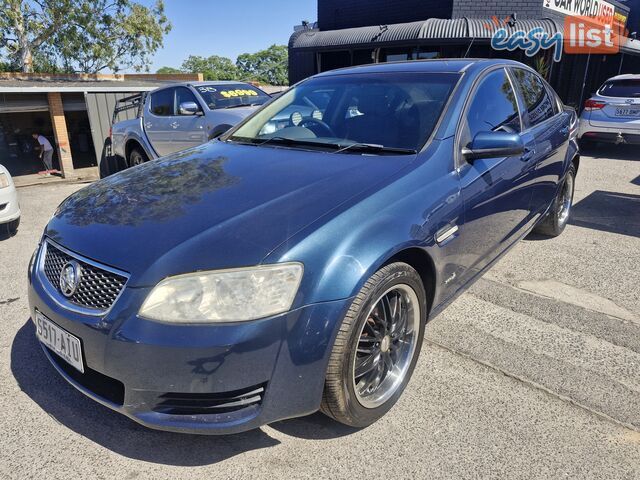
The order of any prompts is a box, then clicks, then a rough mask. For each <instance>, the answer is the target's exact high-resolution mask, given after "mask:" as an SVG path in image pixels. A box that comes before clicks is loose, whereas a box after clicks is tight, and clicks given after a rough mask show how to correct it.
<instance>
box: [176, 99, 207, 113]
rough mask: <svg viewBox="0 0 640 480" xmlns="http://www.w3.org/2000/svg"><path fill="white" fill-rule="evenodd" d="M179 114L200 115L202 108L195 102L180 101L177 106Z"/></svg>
mask: <svg viewBox="0 0 640 480" xmlns="http://www.w3.org/2000/svg"><path fill="white" fill-rule="evenodd" d="M178 113H179V114H180V115H201V114H202V110H200V107H199V106H198V104H197V103H196V102H182V103H181V104H180V107H179V108H178Z"/></svg>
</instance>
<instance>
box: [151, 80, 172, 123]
mask: <svg viewBox="0 0 640 480" xmlns="http://www.w3.org/2000/svg"><path fill="white" fill-rule="evenodd" d="M175 89H176V87H175V86H171V87H166V88H162V89H160V90H156V91H154V92H151V94H150V95H149V108H148V112H149V113H150V114H151V115H153V116H154V117H157V118H168V117H175V115H176V112H175V110H176V93H175ZM167 91H171V98H172V99H173V100H172V102H171V105H172V108H173V112H172V113H170V114H169V115H158V114H157V113H155V112H154V111H153V97H154V95H157V94H159V93H163V92H167Z"/></svg>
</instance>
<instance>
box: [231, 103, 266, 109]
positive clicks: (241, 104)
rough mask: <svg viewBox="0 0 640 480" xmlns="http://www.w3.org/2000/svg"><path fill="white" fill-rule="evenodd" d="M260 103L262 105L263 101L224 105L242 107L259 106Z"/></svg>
mask: <svg viewBox="0 0 640 480" xmlns="http://www.w3.org/2000/svg"><path fill="white" fill-rule="evenodd" d="M258 105H262V104H261V103H238V104H236V105H229V106H228V107H224V108H225V109H229V108H240V107H257V106H258Z"/></svg>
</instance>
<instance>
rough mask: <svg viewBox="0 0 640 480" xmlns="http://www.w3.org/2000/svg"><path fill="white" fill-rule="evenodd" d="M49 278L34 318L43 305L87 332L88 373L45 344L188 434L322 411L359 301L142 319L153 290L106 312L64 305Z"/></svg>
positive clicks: (154, 421)
mask: <svg viewBox="0 0 640 480" xmlns="http://www.w3.org/2000/svg"><path fill="white" fill-rule="evenodd" d="M36 263H37V262H36ZM47 281H48V280H47V279H46V278H42V277H41V276H40V275H39V274H38V272H37V271H36V272H33V275H32V277H31V282H30V287H29V304H30V309H31V315H32V318H35V311H36V310H37V311H39V312H41V313H42V314H44V315H45V316H47V317H48V318H49V319H50V320H51V321H53V322H55V323H56V324H57V325H59V326H60V327H62V328H64V329H65V330H67V331H68V332H70V333H71V334H73V335H75V336H76V337H78V338H80V340H81V343H82V350H83V355H84V359H83V361H84V365H85V374H81V373H80V372H78V371H75V370H74V369H73V367H70V366H68V365H67V364H65V362H64V361H63V360H62V359H60V358H59V357H57V355H55V353H53V352H51V351H50V350H48V349H47V348H46V347H44V346H43V350H44V352H45V354H46V356H47V358H48V359H49V360H50V361H51V363H52V364H53V365H54V367H55V368H56V369H57V370H58V372H59V373H60V374H61V375H62V376H63V377H64V378H65V379H66V380H67V381H68V382H69V383H71V384H72V385H73V386H74V387H76V388H77V389H78V390H80V391H81V392H82V393H84V394H85V395H87V396H89V397H91V398H93V399H94V400H96V401H97V402H99V403H101V404H102V405H105V406H107V407H109V408H111V409H113V410H115V411H118V412H120V413H122V414H124V415H126V416H128V417H130V418H132V419H133V420H135V421H136V422H138V423H141V424H143V425H145V426H147V427H151V428H155V429H160V430H169V431H175V432H185V433H202V434H228V433H237V432H242V431H246V430H250V429H253V428H257V427H259V426H261V425H264V424H267V423H271V422H274V421H277V420H282V419H286V418H292V417H297V416H303V415H307V414H310V413H313V412H315V411H317V410H318V408H319V406H320V401H321V397H322V390H323V388H324V377H325V370H326V365H327V361H328V356H329V354H330V351H331V346H332V345H333V339H334V334H335V332H336V326H337V325H338V322H339V321H340V320H341V319H342V317H343V316H344V314H345V313H346V310H347V308H348V307H349V304H350V300H339V301H335V302H327V303H320V304H315V305H309V306H306V307H302V308H300V309H297V310H294V311H291V312H288V313H286V314H283V315H279V316H276V317H271V318H267V319H262V320H256V321H253V322H243V323H238V324H226V325H224V324H221V325H207V326H178V325H167V324H161V323H156V322H151V321H148V320H145V319H142V318H140V317H138V316H137V306H139V305H141V304H142V301H143V300H144V298H145V297H146V295H147V294H148V292H149V291H148V289H141V288H125V290H124V292H123V293H122V296H121V297H120V298H119V299H118V301H117V302H116V304H115V305H114V307H113V308H112V309H111V310H110V311H109V312H108V313H107V314H106V315H105V316H104V317H91V316H87V315H82V314H80V313H76V312H72V311H70V310H67V309H65V308H64V307H63V306H61V305H59V304H58V303H57V302H54V301H53V300H52V299H51V298H50V297H49V295H48V294H47V292H46V290H45V288H44V287H43V283H42V282H47ZM260 389H262V390H261V391H260ZM249 392H259V393H258V394H257V395H259V396H260V399H259V401H258V402H256V401H254V402H252V403H251V404H250V405H238V406H237V408H236V407H230V408H225V409H224V410H222V411H220V410H219V409H216V407H214V406H213V405H218V404H220V402H221V399H227V400H228V399H230V398H246V395H247V394H249ZM243 395H245V396H244V397H243ZM252 395H253V393H252ZM252 398H253V397H252ZM254 400H255V398H254ZM225 401H226V400H225ZM231 403H233V402H231ZM239 403H240V404H242V402H239ZM226 404H229V402H227V403H226Z"/></svg>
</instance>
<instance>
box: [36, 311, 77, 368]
mask: <svg viewBox="0 0 640 480" xmlns="http://www.w3.org/2000/svg"><path fill="white" fill-rule="evenodd" d="M36 335H37V336H38V339H39V340H40V341H41V342H42V343H44V344H45V345H46V346H47V347H49V348H50V349H51V350H53V351H54V352H55V353H56V354H57V355H58V356H59V357H60V358H62V359H63V360H65V361H66V362H68V363H69V364H70V365H72V366H73V367H75V368H77V369H78V370H80V371H81V372H82V373H84V365H83V364H82V345H81V344H80V339H79V338H78V337H74V336H73V335H71V334H70V333H69V332H67V331H66V330H63V329H62V328H60V327H59V326H57V325H56V324H55V323H53V322H52V321H51V320H49V319H48V318H47V317H45V316H44V315H43V314H41V313H40V312H36Z"/></svg>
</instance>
